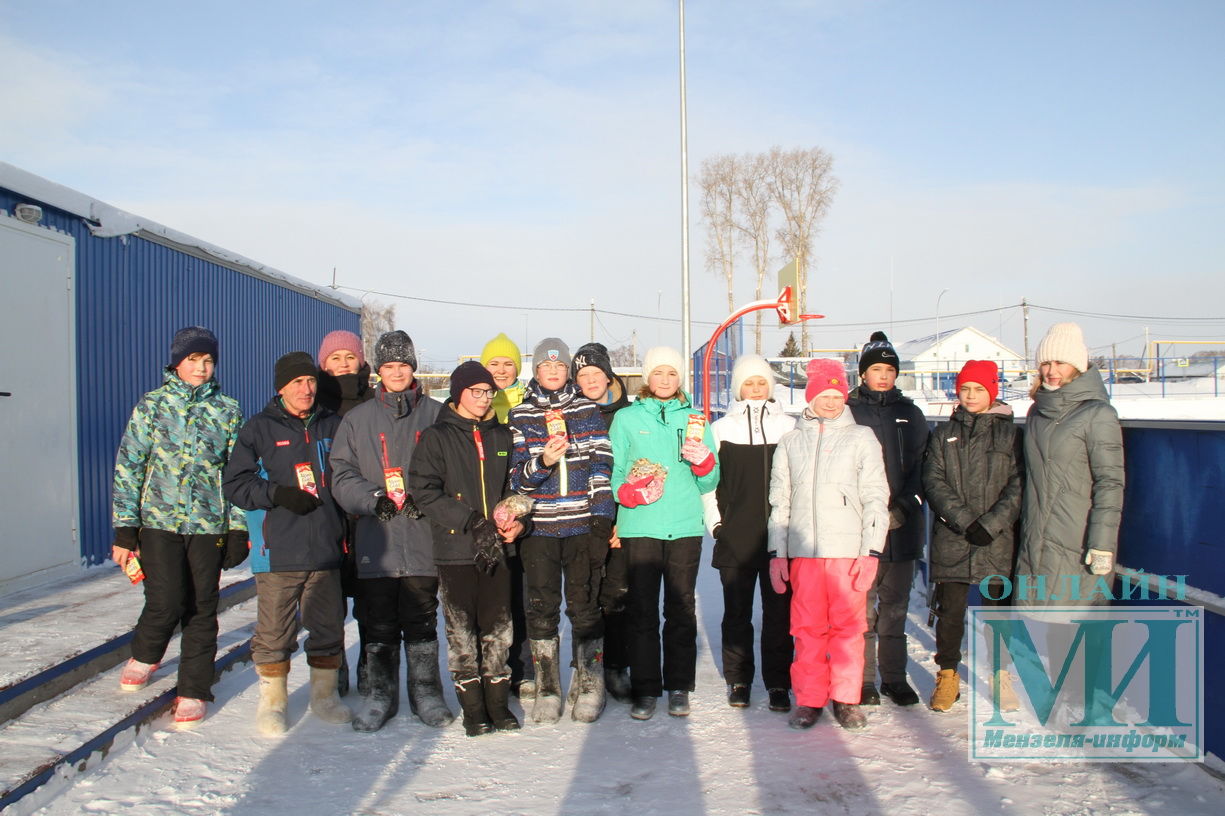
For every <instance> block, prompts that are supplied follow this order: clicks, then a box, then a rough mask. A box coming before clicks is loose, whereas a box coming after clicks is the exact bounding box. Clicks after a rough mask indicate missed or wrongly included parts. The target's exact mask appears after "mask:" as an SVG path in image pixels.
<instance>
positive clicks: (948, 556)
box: [923, 402, 1025, 584]
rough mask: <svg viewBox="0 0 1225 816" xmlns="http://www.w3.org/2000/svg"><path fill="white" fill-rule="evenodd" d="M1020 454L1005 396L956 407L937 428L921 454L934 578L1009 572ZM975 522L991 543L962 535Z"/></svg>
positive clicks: (973, 578)
mask: <svg viewBox="0 0 1225 816" xmlns="http://www.w3.org/2000/svg"><path fill="white" fill-rule="evenodd" d="M1023 456H1024V454H1023V453H1022V451H1021V433H1020V431H1019V430H1018V429H1017V426H1016V425H1015V424H1014V423H1013V421H1012V408H1011V407H1010V406H1008V405H1005V404H1004V403H1002V402H997V403H996V404H995V405H993V406H992V407H991V408H989V409H988V410H987V411H986V412H985V413H982V414H971V413H970V412H969V411H967V410H965V409H964V408H962V407H961V406H958V407H957V409H956V410H955V411H954V412H953V415H952V416H951V417H949V421H948V422H946V423H944V424H943V425H940V426H938V427H937V428H936V430H934V431H932V434H931V436H930V437H929V438H928V442H927V456H926V457H925V458H924V460H923V492H924V495H926V497H927V501H928V503H929V504H930V505H931V509H932V512H933V514H934V515H935V517H936V518H935V527H934V529H933V531H932V549H931V570H932V579H933V580H935V581H952V582H956V583H961V584H977V583H978V582H979V581H981V580H983V579H984V578H986V577H987V576H989V575H1004V576H1011V575H1012V561H1013V557H1014V555H1015V554H1016V536H1015V532H1014V531H1015V529H1016V523H1017V518H1018V517H1019V516H1020V515H1021V490H1022V486H1023V484H1024V481H1025V480H1024V476H1023V474H1024V460H1023ZM975 521H977V522H978V523H979V524H980V525H982V527H984V528H985V529H986V530H987V532H989V533H991V534H992V535H994V536H995V538H994V540H993V541H992V542H991V543H990V544H989V545H987V546H986V547H976V546H974V545H973V544H971V543H970V542H969V541H967V540H966V538H965V531H966V528H967V527H969V526H970V525H971V524H973V523H974V522H975Z"/></svg>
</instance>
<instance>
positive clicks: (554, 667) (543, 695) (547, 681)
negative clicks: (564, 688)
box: [531, 637, 562, 723]
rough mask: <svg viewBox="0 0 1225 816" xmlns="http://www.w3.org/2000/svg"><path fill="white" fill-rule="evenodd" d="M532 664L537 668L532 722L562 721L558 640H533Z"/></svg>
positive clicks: (559, 647) (554, 638)
mask: <svg viewBox="0 0 1225 816" xmlns="http://www.w3.org/2000/svg"><path fill="white" fill-rule="evenodd" d="M531 643H532V663H533V664H534V665H535V668H536V702H535V703H534V704H533V705H532V720H533V722H538V723H554V722H557V721H558V720H560V719H561V710H562V699H561V666H560V665H559V663H558V661H559V654H558V653H559V651H560V649H561V646H560V644H559V642H558V638H556V637H553V638H549V639H548V640H533V641H531Z"/></svg>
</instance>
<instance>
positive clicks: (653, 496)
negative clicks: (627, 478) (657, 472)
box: [617, 476, 664, 508]
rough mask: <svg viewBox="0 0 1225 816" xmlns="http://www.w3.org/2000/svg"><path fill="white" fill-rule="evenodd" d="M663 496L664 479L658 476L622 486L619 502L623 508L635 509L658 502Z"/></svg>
mask: <svg viewBox="0 0 1225 816" xmlns="http://www.w3.org/2000/svg"><path fill="white" fill-rule="evenodd" d="M663 494H664V482H663V479H660V478H659V477H658V476H643V477H642V478H641V479H636V480H634V481H632V482H626V483H625V484H623V485H621V489H620V490H618V491H617V501H618V502H620V503H621V506H622V507H629V508H634V507H638V506H639V505H643V504H651V503H652V502H657V501H659V497H660V496H662V495H663Z"/></svg>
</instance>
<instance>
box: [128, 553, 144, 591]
mask: <svg viewBox="0 0 1225 816" xmlns="http://www.w3.org/2000/svg"><path fill="white" fill-rule="evenodd" d="M123 571H124V572H125V573H126V574H127V576H128V580H129V581H131V582H132V583H133V584H139V583H140V582H141V581H143V580H145V571H144V570H143V569H141V566H140V559H139V558H137V557H136V556H135V555H133V556H131V557H130V558H128V563H126V564H124V565H123Z"/></svg>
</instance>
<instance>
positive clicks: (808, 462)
mask: <svg viewBox="0 0 1225 816" xmlns="http://www.w3.org/2000/svg"><path fill="white" fill-rule="evenodd" d="M847 391H848V389H847V378H846V371H845V369H844V368H843V364H842V362H841V361H838V360H825V359H818V360H812V361H810V362H809V363H808V388H807V391H806V393H805V396H806V397H807V398H808V407H807V408H805V409H804V413H803V416H802V417H801V418H800V422H799V424H798V425H797V426H796V429H795V430H793V431H790V432H789V433H787V434H785V435H784V436H783V437H782V439H781V440H779V443H778V450H777V452H776V453H775V456H774V464H773V467H772V468H771V473H770V506H771V511H770V523H769V544H768V548H769V551H770V555H771V560H770V581H771V584H772V585H773V587H774V591H775V592H779V593H782V592H785V591H786V589H787V586H786V585H787V582H790V583H791V634H792V635H793V636H794V637H795V661H794V662H793V663H792V664H791V685H792V688H793V689H794V690H795V700H796V703H797V706H796V709H795V711H794V712H793V713H792V715H791V719H790V720H789V722H788V724H789V725H790V726H791V727H792V728H811V727H812V726H813V725H814V724H815V723H816V721H817V718H818V717H820V716H821V710H822V709H823V708H824V707H825V705H826V704H827V703H830V702H831V701H832V703H833V709H834V716H835V718H837V720H838V723H839V724H840V725H842V727H843V728H850V729H856V728H863V727H864V726H865V725H867V721H866V719H865V718H864V715H863V713H862V712H861V711H860V710H859V693H860V689H861V688H862V687H863V661H864V657H863V634H864V630H865V629H866V628H867V623H866V621H867V618H866V616H865V608H866V603H867V593H868V588H869V587H871V585H872V579H873V578H874V577H875V576H876V556H877V555H878V554H879V552H880V549H881V547H883V546H884V543H885V534H886V533H887V532H888V530H889V510H888V505H889V483H888V481H887V480H886V477H885V464H884V458H883V455H882V454H881V448H880V443H879V442H877V440H876V434H874V433H873V432H872V429H871V428H867V427H864V426H862V425H856V424H855V419H854V418H853V417H852V416H851V412H850V411H848V410H846V397H847Z"/></svg>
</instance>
